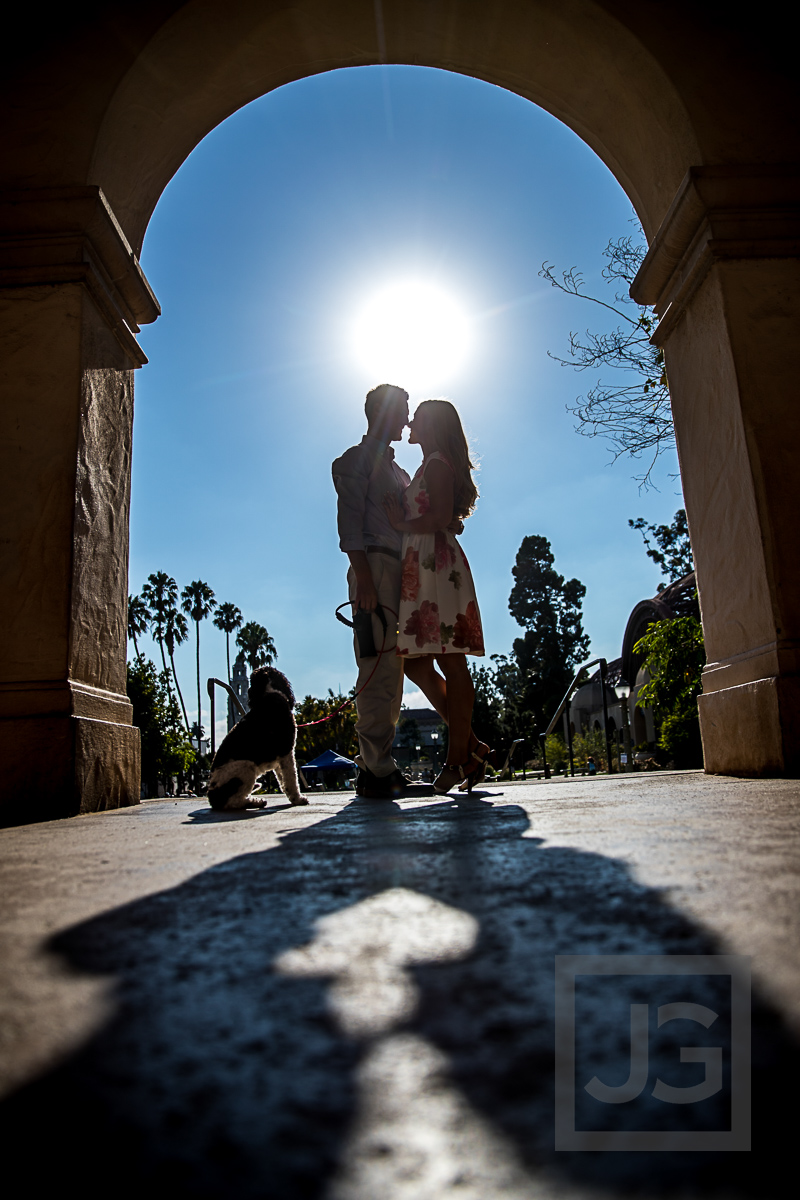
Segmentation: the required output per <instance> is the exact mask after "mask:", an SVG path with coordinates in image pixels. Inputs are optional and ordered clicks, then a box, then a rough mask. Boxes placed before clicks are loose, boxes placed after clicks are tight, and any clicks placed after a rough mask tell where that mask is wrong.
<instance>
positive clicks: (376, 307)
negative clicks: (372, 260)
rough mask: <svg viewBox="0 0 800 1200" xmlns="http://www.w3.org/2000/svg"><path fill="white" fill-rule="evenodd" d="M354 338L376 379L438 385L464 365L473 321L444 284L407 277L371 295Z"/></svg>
mask: <svg viewBox="0 0 800 1200" xmlns="http://www.w3.org/2000/svg"><path fill="white" fill-rule="evenodd" d="M353 343H354V348H355V353H356V356H357V358H358V361H359V363H360V364H361V366H362V367H363V369H364V370H365V371H366V372H367V373H368V374H369V377H370V379H374V380H376V381H377V382H381V383H383V382H388V383H397V384H399V385H400V386H402V387H404V388H407V389H419V388H424V389H432V388H434V387H435V386H437V385H440V384H444V383H447V382H449V380H450V379H451V378H452V376H453V374H454V373H455V372H456V371H457V370H458V369H459V368H460V367H461V366H463V364H464V361H465V359H466V355H467V350H468V348H469V323H468V321H467V317H466V314H465V313H464V311H463V309H462V308H461V307H460V306H459V305H458V303H457V302H456V301H455V300H454V299H453V297H452V296H450V295H448V294H447V292H445V291H444V290H443V289H441V288H439V287H436V286H434V285H433V284H428V283H421V282H417V281H407V282H403V283H396V284H393V285H391V286H390V287H386V288H384V289H383V290H382V291H380V292H377V293H376V294H375V295H373V296H372V297H371V298H370V299H369V301H368V302H367V303H366V304H365V305H364V307H363V308H362V310H361V312H360V313H359V314H358V317H357V318H356V320H355V322H354V325H353Z"/></svg>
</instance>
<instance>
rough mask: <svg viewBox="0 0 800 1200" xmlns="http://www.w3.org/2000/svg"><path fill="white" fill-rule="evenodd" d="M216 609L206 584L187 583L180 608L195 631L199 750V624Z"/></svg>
mask: <svg viewBox="0 0 800 1200" xmlns="http://www.w3.org/2000/svg"><path fill="white" fill-rule="evenodd" d="M216 607H217V602H216V600H215V599H214V593H213V592H212V590H211V588H210V587H209V586H208V584H207V583H203V581H202V579H195V580H194V581H193V582H192V583H188V584H187V585H186V587H185V588H184V589H183V591H182V592H181V608H182V609H183V611H184V612H185V613H188V614H189V616H190V617H191V618H192V620H193V621H194V627H195V629H196V630H197V725H198V734H197V748H198V751H199V749H200V735H201V732H202V727H203V708H202V700H201V696H200V622H201V621H204V620H205V619H206V617H207V616H209V615H210V614H211V613H212V612H213V611H214V609H215V608H216Z"/></svg>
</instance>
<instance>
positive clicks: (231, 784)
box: [208, 775, 244, 812]
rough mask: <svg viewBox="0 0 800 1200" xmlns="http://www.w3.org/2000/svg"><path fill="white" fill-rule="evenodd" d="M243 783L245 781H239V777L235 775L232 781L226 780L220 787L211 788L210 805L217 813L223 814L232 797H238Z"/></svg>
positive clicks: (209, 792) (209, 790) (209, 793)
mask: <svg viewBox="0 0 800 1200" xmlns="http://www.w3.org/2000/svg"><path fill="white" fill-rule="evenodd" d="M243 783H244V780H243V779H239V777H238V776H237V775H234V776H233V777H232V778H231V779H226V780H225V782H224V783H222V784H220V786H219V787H209V789H208V803H209V804H210V805H211V807H212V808H213V809H214V810H215V811H216V812H221V811H222V809H223V808H224V807H225V805H226V804H227V803H228V801H229V800H230V798H231V796H235V795H236V793H237V792H238V791H239V788H240V787H241V786H242V784H243Z"/></svg>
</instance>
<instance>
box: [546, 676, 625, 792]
mask: <svg viewBox="0 0 800 1200" xmlns="http://www.w3.org/2000/svg"><path fill="white" fill-rule="evenodd" d="M597 666H599V667H600V691H601V692H602V694H603V734H604V735H605V740H606V762H607V763H608V774H609V775H611V774H612V769H611V741H610V739H609V736H608V698H607V697H606V671H607V669H608V663H607V662H606V660H605V659H604V658H593V659H592V661H591V662H588V663H584V665H583V666H582V667H579V668H578V672H577V674H576V675H575V678H574V679H573V680H572V683H571V684H570V685H569V687H568V688H567V691H566V695H565V696H564V699H563V700H562V701H561V703H560V704H559V706H558V708H557V709H556V712H555V716H554V717H553V719H552V721H551V722H550V724H549V725H548V726H547V730H546V732H545V733H544V735H543V736H542V738H541V742H542V753H544V738H546V737H548V736H549V735H550V734H551V733H552V732H553V730H554V729H555V727H556V722H557V721H558V718H559V717H560V716H561V714H562V713H563V712H564V709H565V708H566V709H567V714H569V699H570V696H571V695H572V693H573V692H574V691H575V687H576V684H577V683H578V681H579V680H580V679H581V677H582V676H583V674H584V672H585V671H588V670H589V668H590V667H597ZM567 741H568V743H569V762H570V774H571V775H573V776H574V774H575V763H574V761H573V757H572V728H571V726H570V723H569V715H567ZM546 771H547V766H546V765H545V772H546Z"/></svg>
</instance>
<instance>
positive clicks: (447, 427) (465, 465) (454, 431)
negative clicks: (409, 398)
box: [416, 400, 478, 521]
mask: <svg viewBox="0 0 800 1200" xmlns="http://www.w3.org/2000/svg"><path fill="white" fill-rule="evenodd" d="M420 408H424V409H425V412H426V416H427V417H428V418H429V420H430V425H431V430H432V431H433V434H434V436H435V438H436V445H437V447H438V449H439V450H440V451H441V452H442V454H443V455H444V457H445V458H446V459H447V461H448V462H449V463H450V466H451V467H452V468H453V474H454V476H455V479H454V485H453V516H454V517H458V518H459V519H460V520H462V521H463V520H465V519H466V518H467V517H468V516H469V515H470V513H471V512H473V510H474V508H475V503H476V501H477V499H478V489H477V488H476V486H475V482H474V480H473V478H472V472H473V471H474V470H475V464H474V463H472V462H471V461H470V457H469V445H468V443H467V439H466V436H465V434H464V430H463V428H462V425H461V418H460V417H459V415H458V411H457V409H456V407H455V405H454V404H451V403H450V401H449V400H423V401H422V402H421V404H419V405H417V410H416V411H417V412H419V410H420Z"/></svg>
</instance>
